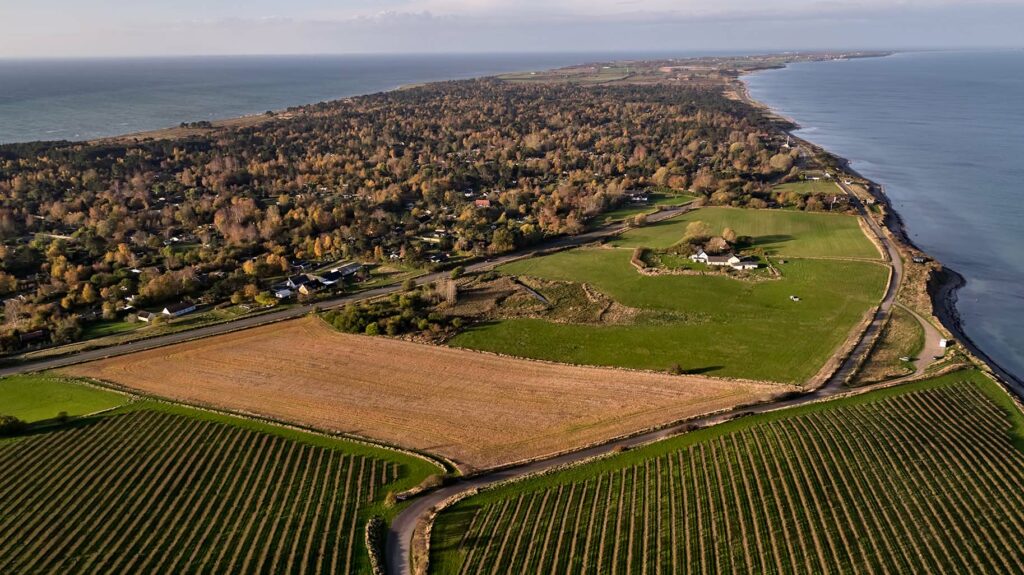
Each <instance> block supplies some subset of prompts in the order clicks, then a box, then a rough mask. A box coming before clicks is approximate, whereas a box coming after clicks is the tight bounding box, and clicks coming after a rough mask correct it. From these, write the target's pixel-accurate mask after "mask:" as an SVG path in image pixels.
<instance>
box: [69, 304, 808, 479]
mask: <svg viewBox="0 0 1024 575" xmlns="http://www.w3.org/2000/svg"><path fill="white" fill-rule="evenodd" d="M66 371H67V372H68V373H71V374H74V375H77V376H86V377H93V378H97V379H101V380H106V381H110V382H115V383H118V384H120V385H123V386H126V387H129V388H134V389H137V390H140V391H143V392H148V393H152V394H155V395H160V396H164V397H169V398H173V399H177V400H183V401H186V402H192V403H200V404H206V405H213V406H218V407H223V408H228V409H232V410H236V411H241V412H246V413H252V414H258V415H263V416H268V417H273V418H277V419H282V420H287V421H293V422H297V423H302V424H307V425H311V426H314V427H317V428H321V429H325V430H332V431H340V432H346V433H351V434H356V435H359V436H364V437H370V438H374V439H378V440H381V441H385V442H389V443H393V444H396V445H400V446H404V447H409V448H414V449H420V450H424V451H428V452H432V453H437V454H440V455H443V456H446V457H448V458H450V459H452V460H454V461H456V462H458V463H459V464H461V465H468V466H470V467H474V468H478V469H482V468H489V467H494V466H498V465H502V464H505V463H510V462H514V461H519V460H522V459H527V458H532V457H537V456H542V455H547V454H551V453H555V452H559V451H564V450H566V449H570V448H574V447H581V446H584V445H587V444H590V443H593V442H596V441H601V440H606V439H609V438H612V437H615V436H619V435H622V434H626V433H629V432H633V431H637V430H640V429H645V428H648V427H652V426H656V425H659V424H666V423H670V422H673V421H677V420H679V419H683V418H687V417H691V416H695V415H698V414H702V413H707V412H711V411H716V410H720V409H724V408H728V407H733V406H735V405H739V404H744V403H749V402H753V401H756V400H759V399H765V398H768V397H770V396H772V395H774V394H778V393H781V392H784V391H786V390H787V389H788V388H786V387H785V386H778V385H767V384H758V383H751V382H734V381H727V380H721V379H713V378H706V377H699V376H671V375H664V374H657V373H647V372H635V371H624V370H616V369H604V368H592V367H576V366H569V365H559V364H553V363H544V362H536V361H528V360H520V359H514V358H508V357H502V356H497V355H491V354H485V353H478V352H473V351H466V350H457V349H449V348H444V347H437V346H430V345H421V344H415V343H410V342H405V341H398V340H392V339H386V338H374V337H366V336H353V335H347V334H342V333H338V332H335V331H334V330H332V329H331V328H329V327H328V326H326V325H325V324H324V323H323V322H321V321H320V320H319V319H315V318H306V319H302V320H296V321H290V322H285V323H279V324H273V325H268V326H264V327H260V328H256V329H250V330H244V331H239V332H236V333H231V334H227V335H223V336H218V337H214V338H207V339H203V340H198V341H195V342H189V343H184V344H179V345H175V346H170V347H165V348H160V349H155V350H149V351H145V352H140V353H136V354H131V355H126V356H122V357H116V358H111V359H106V360H101V361H97V362H93V363H88V364H83V365H80V366H75V367H73V368H69V369H67V370H66Z"/></svg>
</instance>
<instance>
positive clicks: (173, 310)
mask: <svg viewBox="0 0 1024 575" xmlns="http://www.w3.org/2000/svg"><path fill="white" fill-rule="evenodd" d="M194 311H196V304H194V303H189V302H185V301H183V302H181V303H176V304H174V305H169V306H167V307H165V308H164V310H163V311H162V312H161V313H163V314H164V315H165V316H167V317H181V316H183V315H185V314H190V313H192V312H194Z"/></svg>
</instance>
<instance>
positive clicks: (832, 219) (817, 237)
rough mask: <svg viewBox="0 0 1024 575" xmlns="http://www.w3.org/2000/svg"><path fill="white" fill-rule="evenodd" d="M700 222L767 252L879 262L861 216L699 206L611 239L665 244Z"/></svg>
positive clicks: (652, 245)
mask: <svg viewBox="0 0 1024 575" xmlns="http://www.w3.org/2000/svg"><path fill="white" fill-rule="evenodd" d="M693 221H701V222H704V223H706V224H708V225H709V226H711V229H713V230H715V232H721V231H722V230H723V229H725V228H727V227H731V228H732V229H733V230H734V231H735V232H736V234H737V235H740V236H750V237H751V238H753V240H754V241H753V244H752V245H751V247H752V248H762V249H763V250H764V251H765V253H766V254H767V255H774V256H788V257H794V258H797V257H801V258H862V259H875V260H881V257H882V256H881V254H880V253H879V252H878V248H876V247H875V245H874V244H873V243H872V242H871V240H869V239H868V238H867V236H865V235H864V232H863V230H862V229H861V227H860V222H859V218H857V217H856V216H850V215H846V214H829V213H817V212H797V211H789V210H751V209H741V208H719V207H711V208H701V209H699V210H693V211H691V212H688V213H686V214H683V215H681V216H679V217H675V218H672V219H670V220H664V221H661V222H657V223H653V224H650V225H647V226H644V227H642V228H635V229H632V230H629V231H628V232H626V233H625V234H623V235H622V236H621V237H619V238H618V239H615V240H612V241H611V242H610V243H611V244H612V245H614V246H617V247H630V248H633V247H646V248H667V247H669V246H671V245H672V244H674V243H676V242H678V241H679V240H681V239H682V238H683V236H684V235H685V233H686V226H687V224H689V223H690V222H693Z"/></svg>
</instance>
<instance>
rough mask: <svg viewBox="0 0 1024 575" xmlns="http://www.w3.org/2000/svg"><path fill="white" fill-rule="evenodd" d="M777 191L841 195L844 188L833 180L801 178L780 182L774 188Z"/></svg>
mask: <svg viewBox="0 0 1024 575" xmlns="http://www.w3.org/2000/svg"><path fill="white" fill-rule="evenodd" d="M772 191H775V192H793V193H797V194H800V195H801V196H805V195H808V194H836V195H841V194H842V193H843V190H841V189H840V188H839V186H838V185H836V183H835V182H834V181H833V180H828V179H821V180H800V181H797V182H789V183H786V184H779V185H777V186H775V187H774V188H772Z"/></svg>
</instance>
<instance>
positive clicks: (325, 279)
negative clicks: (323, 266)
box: [319, 271, 345, 286]
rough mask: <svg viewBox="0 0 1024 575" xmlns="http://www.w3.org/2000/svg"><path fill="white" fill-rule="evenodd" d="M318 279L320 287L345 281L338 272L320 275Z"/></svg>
mask: <svg viewBox="0 0 1024 575" xmlns="http://www.w3.org/2000/svg"><path fill="white" fill-rule="evenodd" d="M319 279H320V283H321V284H322V285H325V286H332V285H334V284H336V283H338V282H340V281H341V280H343V279H345V276H344V275H342V274H341V272H340V271H332V272H327V273H325V274H323V275H321V276H320V277H319Z"/></svg>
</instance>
